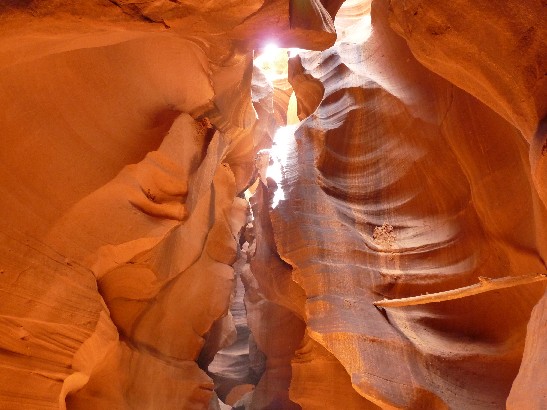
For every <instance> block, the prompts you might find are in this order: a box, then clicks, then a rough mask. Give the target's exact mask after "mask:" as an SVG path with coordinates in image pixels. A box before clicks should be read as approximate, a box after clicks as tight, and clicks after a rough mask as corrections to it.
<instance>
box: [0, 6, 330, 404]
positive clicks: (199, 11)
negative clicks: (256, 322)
mask: <svg viewBox="0 0 547 410" xmlns="http://www.w3.org/2000/svg"><path fill="white" fill-rule="evenodd" d="M302 4H306V7H307V8H309V9H310V10H313V13H314V14H312V15H310V16H311V18H310V19H308V20H306V19H305V18H304V17H302V15H301V16H300V18H299V19H297V20H298V21H295V22H294V24H293V23H291V22H290V19H291V16H290V15H289V9H290V6H289V3H288V2H285V1H268V2H263V1H255V2H247V3H246V4H245V5H244V6H242V5H241V3H240V2H232V3H231V4H226V2H219V1H208V2H206V3H204V4H200V5H199V8H198V7H196V6H195V5H194V4H191V3H189V2H164V1H150V2H145V3H143V2H130V1H119V2H118V1H115V2H109V1H99V2H88V1H84V2H80V1H78V2H73V1H69V0H67V1H55V2H42V1H33V2H17V1H13V2H12V1H10V2H4V3H3V4H2V5H1V6H0V19H1V21H2V25H3V27H4V28H5V30H3V31H2V36H1V38H0V50H1V51H0V70H1V72H2V76H1V78H0V89H1V90H2V91H1V93H0V99H1V100H2V106H3V107H5V108H4V110H2V114H0V122H1V123H2V128H3V130H4V131H3V134H2V135H3V139H2V146H3V148H2V152H1V153H0V156H1V160H2V171H1V174H0V181H1V184H0V185H1V188H0V189H1V192H2V195H1V197H2V198H1V199H0V201H1V205H0V208H2V210H3V216H4V218H2V221H1V226H2V228H1V230H0V231H1V235H2V246H1V253H2V259H1V262H0V263H1V265H0V272H1V276H0V286H1V289H2V294H3V296H2V303H1V305H0V309H1V311H0V315H1V316H0V317H1V319H0V323H1V324H0V326H1V329H0V330H1V331H0V333H1V334H2V336H1V337H0V343H1V345H0V347H1V355H2V360H1V364H0V369H1V371H0V378H1V380H2V387H1V388H0V407H2V408H20V409H34V408H65V407H68V408H74V409H77V408H78V409H86V408H89V409H97V408H117V409H124V408H127V409H137V408H142V409H145V408H146V409H148V408H150V409H152V408H153V409H162V408H164V409H167V408H181V407H182V408H186V409H191V408H208V407H209V405H211V406H212V408H218V404H215V400H216V398H215V395H214V394H213V392H212V389H213V383H212V380H211V379H210V377H209V376H208V375H207V374H206V372H205V370H206V369H207V366H208V364H209V362H211V361H212V359H213V357H214V355H215V354H216V352H217V351H218V350H219V349H220V348H222V347H223V346H225V345H227V344H229V343H231V342H232V341H233V339H234V337H235V328H234V325H233V322H232V320H231V317H230V315H227V312H228V308H229V305H230V301H231V298H232V293H233V289H234V285H235V280H234V272H233V268H232V267H231V265H232V264H233V263H234V262H235V260H236V255H237V249H238V243H237V239H238V235H239V231H240V228H241V227H242V226H243V225H244V224H245V223H246V220H247V213H248V210H247V208H248V206H247V203H246V202H245V201H244V200H243V199H241V198H240V197H238V195H239V194H240V193H241V192H242V191H243V190H244V189H245V187H246V186H247V185H248V184H249V182H250V179H251V176H252V175H253V172H254V169H255V158H254V157H255V153H256V152H257V150H258V149H259V148H260V147H263V146H264V145H268V144H269V142H268V141H269V140H270V135H269V134H268V133H266V132H264V130H267V129H268V126H267V124H266V125H264V124H263V125H261V121H257V120H256V115H255V111H254V110H253V108H252V105H251V74H252V48H255V47H257V44H259V43H260V42H261V41H264V37H265V36H266V35H277V36H279V37H283V36H285V37H287V40H286V41H292V42H293V43H294V44H295V45H299V46H302V47H307V48H315V49H318V48H325V47H327V46H328V45H331V44H332V43H333V42H334V38H335V35H334V29H333V26H332V20H331V19H330V17H328V18H327V17H326V16H328V14H327V12H326V10H325V8H324V7H323V5H322V4H321V3H319V2H313V3H309V4H308V3H305V2H304V3H302ZM330 7H331V8H332V7H335V5H330ZM313 16H315V17H313ZM273 18H275V21H276V24H273V25H272V24H269V22H271V21H272V19H273ZM295 18H296V17H295ZM304 23H305V27H304V26H302V25H303V24H304ZM291 24H293V25H294V29H295V30H294V31H293V32H291V34H290V35H288V36H287V29H288V27H289V25H291ZM300 26H302V27H301V28H299V27H300ZM265 29H268V32H267V33H266V32H264V30H265ZM219 33H228V35H222V36H220V35H219ZM311 34H315V35H313V36H312V35H311ZM270 98H271V97H270ZM264 121H266V120H264ZM264 121H262V122H264ZM266 123H268V121H266ZM29 386H30V388H29Z"/></svg>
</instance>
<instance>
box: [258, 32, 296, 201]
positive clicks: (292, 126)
mask: <svg viewBox="0 0 547 410" xmlns="http://www.w3.org/2000/svg"><path fill="white" fill-rule="evenodd" d="M301 51H304V50H300V49H296V48H294V49H289V48H280V47H278V45H277V44H275V43H273V42H270V43H267V44H265V45H264V46H263V47H262V48H261V49H259V50H257V52H256V57H255V59H254V65H255V66H257V67H258V68H260V70H261V71H262V72H263V73H264V76H265V77H266V78H267V79H268V80H269V81H270V82H271V83H272V85H273V87H274V89H275V90H276V91H275V92H280V93H286V94H285V95H290V98H289V101H288V103H289V104H288V107H287V113H286V114H287V117H286V118H287V125H286V126H282V127H280V128H278V129H277V130H276V132H275V135H274V138H273V145H272V148H271V149H269V150H264V151H263V152H261V153H259V157H260V164H261V165H260V167H261V168H262V169H263V170H264V171H265V172H264V173H265V174H266V178H271V179H273V180H274V181H275V182H276V184H277V189H276V191H275V193H274V197H273V201H272V206H273V208H275V207H277V205H278V204H279V202H280V201H283V200H284V199H285V192H284V191H283V187H282V184H283V178H284V177H286V175H285V172H284V170H285V169H286V167H287V163H288V161H289V157H290V154H291V152H294V145H295V142H294V131H295V130H296V128H297V124H298V123H299V122H300V120H299V119H298V116H297V114H296V111H297V107H296V105H297V104H296V96H295V95H294V92H292V88H291V85H290V84H289V82H288V78H287V77H288V71H289V65H288V61H289V58H291V57H295V56H296V55H297V54H298V53H299V52H301ZM288 93H290V94H288ZM281 95H282V94H281ZM262 175H263V174H262ZM262 178H264V177H262ZM263 182H265V181H263Z"/></svg>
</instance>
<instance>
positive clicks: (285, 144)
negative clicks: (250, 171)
mask: <svg viewBox="0 0 547 410" xmlns="http://www.w3.org/2000/svg"><path fill="white" fill-rule="evenodd" d="M296 128H297V125H296V124H292V125H287V126H286V127H281V128H278V130H277V131H276V133H275V137H274V143H273V145H272V148H271V149H270V158H271V165H269V166H268V169H267V171H266V176H267V177H269V178H272V179H273V180H274V181H275V182H276V183H277V190H276V191H275V193H274V197H273V201H272V207H273V208H275V207H277V205H278V204H279V201H283V200H284V199H285V192H284V191H283V187H282V180H283V176H284V175H283V174H284V170H285V169H286V167H287V163H288V161H289V155H290V153H291V152H294V146H295V141H294V131H295V130H296Z"/></svg>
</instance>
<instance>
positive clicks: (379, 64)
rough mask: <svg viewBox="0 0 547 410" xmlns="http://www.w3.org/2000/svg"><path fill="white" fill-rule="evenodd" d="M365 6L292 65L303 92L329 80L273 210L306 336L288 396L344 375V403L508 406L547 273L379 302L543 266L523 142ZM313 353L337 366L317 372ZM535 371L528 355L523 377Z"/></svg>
mask: <svg viewBox="0 0 547 410" xmlns="http://www.w3.org/2000/svg"><path fill="white" fill-rule="evenodd" d="M367 9H368V7H367V5H366V4H363V3H360V2H346V3H345V4H344V6H343V8H342V9H341V10H340V12H339V14H338V17H337V30H338V34H339V41H338V42H337V44H336V45H335V46H334V47H332V48H331V49H329V50H326V51H325V52H322V53H301V55H300V59H299V60H300V61H295V62H293V63H292V64H291V67H292V68H293V73H295V74H296V75H294V74H293V78H292V81H293V83H294V84H293V86H294V89H295V90H296V91H297V93H298V94H300V97H299V98H300V99H301V100H306V101H309V97H308V95H314V94H317V93H318V92H320V91H321V88H323V89H324V94H323V95H322V96H315V97H314V98H315V100H316V101H317V100H320V101H321V103H320V104H319V105H318V107H317V109H315V111H313V113H311V115H310V116H309V117H307V118H306V119H305V120H304V121H303V123H302V124H301V125H300V127H299V128H298V130H297V131H296V132H295V135H294V138H293V141H292V146H291V150H290V151H289V153H288V155H287V160H286V162H287V164H286V167H285V170H284V179H283V181H282V183H281V186H282V188H283V189H284V191H285V201H282V202H280V204H279V206H278V207H277V208H276V209H275V210H273V211H272V215H271V218H272V224H273V228H274V233H275V239H276V244H277V250H278V251H279V254H280V256H281V258H282V259H283V260H284V261H286V262H288V263H289V264H291V265H292V267H293V274H292V275H293V278H294V281H295V282H296V283H297V284H298V285H299V286H300V287H301V288H302V290H303V291H304V292H305V296H306V302H305V323H306V335H307V337H309V339H311V340H307V339H305V340H304V343H303V345H302V348H301V349H303V350H302V353H299V354H297V356H296V357H295V359H294V360H293V373H294V374H295V376H294V378H293V379H292V381H291V387H290V397H291V398H292V399H293V400H295V401H296V402H298V403H299V404H301V405H302V406H303V407H304V408H314V406H318V405H319V404H318V403H328V402H329V400H331V399H332V393H330V392H332V391H333V389H334V388H333V385H336V386H337V387H340V386H341V385H344V386H346V387H344V388H345V389H348V390H349V391H351V389H352V388H353V389H354V390H355V391H356V392H357V393H358V394H359V395H360V396H361V398H359V399H357V400H356V401H355V402H352V404H351V405H350V406H352V407H353V408H368V407H370V408H375V407H376V406H380V407H382V408H458V409H463V408H466V409H472V408H476V409H484V408H503V407H504V406H505V401H506V399H507V397H508V395H509V392H510V390H511V386H512V383H513V380H514V379H515V377H516V375H517V372H518V370H519V366H520V364H521V358H522V354H523V347H524V338H525V335H526V325H527V322H528V320H529V318H530V312H531V310H532V308H533V306H534V304H535V303H536V302H537V301H538V299H539V298H540V297H541V295H542V294H543V291H544V287H545V286H544V285H542V284H539V285H537V284H531V285H526V286H521V287H516V288H510V289H507V290H501V291H499V292H492V293H483V294H481V295H476V296H472V297H469V298H465V299H461V300H456V301H447V302H442V303H437V304H434V305H423V306H420V307H419V306H416V307H407V308H400V309H389V310H387V311H378V310H376V309H375V308H374V307H373V306H372V302H373V301H375V300H378V299H381V297H382V296H385V297H387V298H400V297H408V296H414V295H419V294H422V293H426V292H429V293H433V292H438V291H443V290H449V289H453V288H457V287H462V286H466V285H470V284H473V283H476V282H478V277H480V276H485V277H492V278H495V277H502V276H517V275H522V274H526V273H531V272H538V273H545V265H544V262H543V260H544V257H545V240H544V237H543V235H544V232H543V231H544V226H545V212H544V207H543V205H542V204H541V202H540V201H539V200H538V195H537V192H536V190H535V187H534V185H533V184H532V181H531V178H530V174H529V162H528V159H527V157H528V153H527V151H528V144H527V143H526V142H525V141H524V140H523V138H522V136H521V132H519V131H521V130H519V129H517V128H515V127H512V126H511V125H510V124H508V123H507V122H506V121H505V120H504V119H503V118H501V117H500V116H498V115H497V114H496V113H495V112H494V111H493V110H491V109H490V108H489V107H487V106H486V105H484V104H483V103H481V102H480V101H478V100H476V99H475V98H474V97H472V96H471V95H469V94H467V93H466V92H465V91H463V90H461V89H459V88H456V87H455V86H454V85H453V84H451V83H450V82H448V81H446V80H444V79H443V78H441V77H439V76H438V75H436V74H434V73H433V72H431V71H429V70H428V69H427V68H425V67H424V66H422V65H421V64H420V63H419V62H418V61H416V59H415V58H414V56H413V55H412V53H411V51H410V49H409V48H408V46H407V44H406V43H405V41H404V40H403V39H401V38H400V37H398V35H397V34H396V33H395V32H394V31H392V29H391V28H390V25H389V24H388V15H389V10H388V4H387V2H382V1H377V2H374V3H373V5H372V21H371V20H369V18H367ZM299 65H300V68H299V67H298V66H299ZM302 79H304V80H305V81H307V83H306V84H302V83H300V84H298V81H301V80H302ZM317 82H320V83H321V84H322V87H318V86H316V85H315V84H317ZM308 84H311V88H310V87H308ZM306 93H308V94H306ZM312 107H313V106H312ZM494 108H495V107H494ZM312 109H313V108H305V109H304V110H303V112H304V113H305V114H307V113H308V112H309V111H311V110H312ZM306 111H307V112H306ZM532 121H533V119H532ZM515 125H516V124H515ZM494 204H495V205H494ZM530 216H533V217H530ZM295 311H296V310H295ZM536 316H537V319H534V320H541V318H540V315H538V314H537V313H536V314H535V316H534V317H536ZM532 323H535V322H532ZM532 323H531V324H530V326H532ZM535 326H537V327H539V325H535ZM535 329H536V327H534V328H532V330H531V332H532V333H531V334H530V333H529V334H528V337H529V339H531V341H530V342H529V344H530V343H531V345H532V346H533V345H534V341H533V340H540V339H536V338H538V337H539V334H537V335H536V334H534V333H539V332H538V331H537V330H535ZM306 346H307V347H306ZM537 354H538V353H537V350H536V349H535V348H534V347H530V348H528V349H527V357H530V359H531V360H534V359H532V357H531V356H533V355H537ZM302 357H303V358H302ZM530 359H525V360H530ZM322 362H323V363H324V362H329V363H332V367H330V368H331V369H332V370H330V372H331V373H330V377H329V376H325V377H323V378H321V379H320V380H317V379H313V378H312V376H311V374H313V370H312V369H314V368H315V369H317V368H318V367H320V366H319V364H318V363H322ZM325 368H329V367H327V366H326V367H325ZM342 368H343V369H344V370H345V372H346V373H347V374H348V375H349V377H348V378H347V379H345V380H344V377H340V376H339V375H340V374H343V372H342V371H341V369H342ZM530 371H531V370H527V366H526V361H525V362H524V364H523V368H522V371H521V375H520V376H519V377H521V378H524V377H526V376H525V375H526V374H527V373H526V372H530ZM312 380H313V381H312ZM307 383H314V384H315V386H316V387H315V389H314V393H315V394H314V396H313V397H310V393H309V390H307V389H309V384H307ZM350 383H351V384H350ZM521 383H522V382H521ZM521 385H522V384H521ZM518 386H519V385H518V384H517V385H515V389H518ZM538 388H539V386H538ZM310 400H312V401H310ZM515 400H518V399H517V398H515ZM312 403H315V404H312ZM536 403H537V402H536ZM536 406H539V407H537V408H541V404H536ZM517 408H518V407H517Z"/></svg>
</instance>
